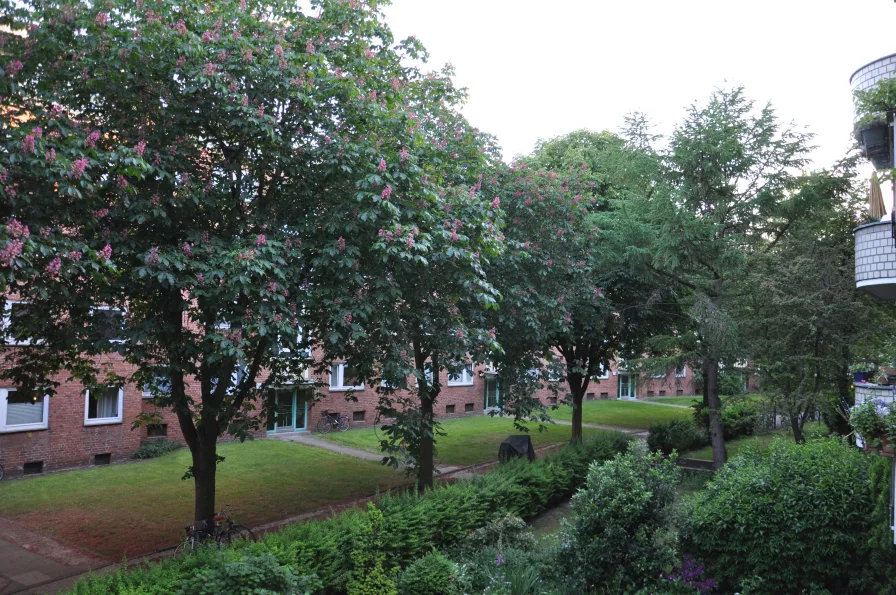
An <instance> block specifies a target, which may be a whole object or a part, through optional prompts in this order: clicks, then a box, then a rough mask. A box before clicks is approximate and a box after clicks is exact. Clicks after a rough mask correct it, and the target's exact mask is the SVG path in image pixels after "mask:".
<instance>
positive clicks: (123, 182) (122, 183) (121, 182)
mask: <svg viewBox="0 0 896 595" xmlns="http://www.w3.org/2000/svg"><path fill="white" fill-rule="evenodd" d="M115 184H116V185H117V186H118V187H119V188H127V187H128V179H127V178H126V177H124V176H122V175H119V176H118V177H117V178H116V179H115Z"/></svg>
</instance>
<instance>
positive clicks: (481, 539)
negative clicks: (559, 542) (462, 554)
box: [463, 516, 535, 550]
mask: <svg viewBox="0 0 896 595" xmlns="http://www.w3.org/2000/svg"><path fill="white" fill-rule="evenodd" d="M463 546H464V547H465V548H467V549H470V550H479V549H482V548H485V547H491V546H502V547H509V548H514V549H518V550H530V549H532V548H533V547H535V534H534V533H533V532H532V529H531V528H530V527H529V525H527V524H526V521H524V520H523V519H521V518H519V517H514V516H506V517H503V518H500V519H495V520H493V521H489V522H488V523H486V524H485V525H484V526H482V527H479V528H478V529H476V530H475V531H473V532H472V533H470V534H469V535H468V536H467V537H466V539H464V543H463Z"/></svg>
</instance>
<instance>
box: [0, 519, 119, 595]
mask: <svg viewBox="0 0 896 595" xmlns="http://www.w3.org/2000/svg"><path fill="white" fill-rule="evenodd" d="M108 564H109V560H107V559H106V558H103V557H102V556H98V555H96V554H93V553H90V552H85V551H82V550H79V549H77V548H75V547H73V546H70V545H68V544H65V543H62V542H60V541H57V540H55V539H53V538H51V537H49V536H47V535H44V534H42V533H38V532H37V531H33V530H32V529H29V528H27V527H24V526H22V525H20V524H18V523H14V522H12V521H8V520H5V519H0V595H12V594H13V593H23V592H29V593H42V592H46V591H44V589H42V588H41V587H42V586H43V585H48V584H49V583H54V582H56V581H59V580H61V579H66V578H69V577H77V576H78V575H80V574H82V573H84V572H86V571H88V570H90V569H91V568H97V567H101V566H107V565H108Z"/></svg>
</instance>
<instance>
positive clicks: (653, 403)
mask: <svg viewBox="0 0 896 595" xmlns="http://www.w3.org/2000/svg"><path fill="white" fill-rule="evenodd" d="M632 403H647V404H648V405H659V406H660V407H675V408H676V409H690V408H691V406H690V405H676V404H675V403H659V402H657V401H651V400H650V399H644V400H643V401H642V400H641V399H638V400H636V401H632Z"/></svg>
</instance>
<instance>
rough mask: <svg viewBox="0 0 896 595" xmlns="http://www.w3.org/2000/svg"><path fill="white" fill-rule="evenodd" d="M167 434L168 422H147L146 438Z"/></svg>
mask: <svg viewBox="0 0 896 595" xmlns="http://www.w3.org/2000/svg"><path fill="white" fill-rule="evenodd" d="M167 435H168V424H147V425H146V437H147V438H162V437H164V436H167Z"/></svg>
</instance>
